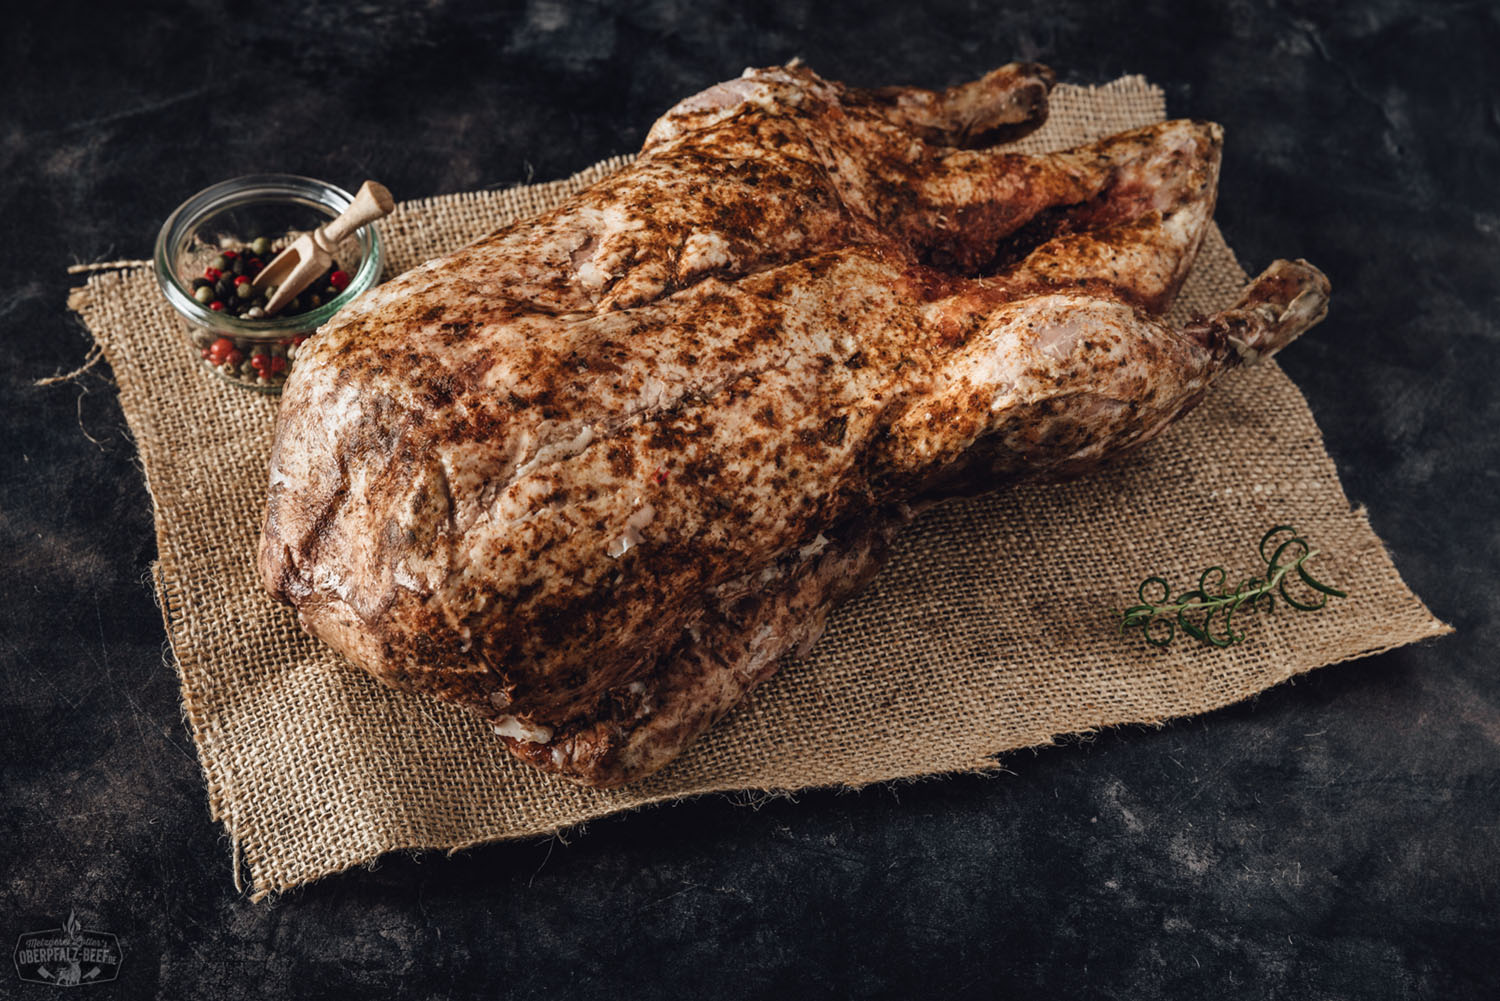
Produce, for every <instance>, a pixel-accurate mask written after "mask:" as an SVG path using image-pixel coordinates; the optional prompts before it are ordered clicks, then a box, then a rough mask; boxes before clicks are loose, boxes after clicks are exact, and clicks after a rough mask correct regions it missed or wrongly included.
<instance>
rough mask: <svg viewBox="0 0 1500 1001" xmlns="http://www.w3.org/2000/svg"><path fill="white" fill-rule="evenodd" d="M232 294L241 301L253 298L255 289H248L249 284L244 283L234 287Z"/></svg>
mask: <svg viewBox="0 0 1500 1001" xmlns="http://www.w3.org/2000/svg"><path fill="white" fill-rule="evenodd" d="M234 294H235V295H236V296H238V297H239V298H241V299H251V298H254V297H255V289H253V288H251V287H250V283H249V282H245V283H244V284H242V285H236V286H235V287H234Z"/></svg>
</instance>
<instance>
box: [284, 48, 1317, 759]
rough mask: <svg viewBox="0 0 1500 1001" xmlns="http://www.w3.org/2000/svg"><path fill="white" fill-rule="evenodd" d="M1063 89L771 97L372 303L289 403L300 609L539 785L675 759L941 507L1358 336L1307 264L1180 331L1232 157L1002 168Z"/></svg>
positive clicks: (773, 82)
mask: <svg viewBox="0 0 1500 1001" xmlns="http://www.w3.org/2000/svg"><path fill="white" fill-rule="evenodd" d="M1051 83H1052V75H1051V73H1050V72H1049V71H1048V70H1047V69H1045V68H1044V67H1040V66H1034V65H1012V66H1007V67H1004V68H1002V69H999V70H996V71H995V72H993V73H991V74H989V75H988V76H986V77H984V78H983V79H981V80H979V81H976V82H974V83H970V84H966V85H964V86H960V87H956V88H953V89H951V90H948V91H943V92H930V91H923V90H916V89H900V88H894V89H886V90H875V91H866V90H858V89H855V88H851V87H845V86H842V85H840V84H837V83H833V82H830V81H826V80H823V79H821V78H819V77H818V76H817V75H815V74H814V73H812V72H810V71H809V70H807V69H805V68H802V67H799V66H788V67H776V68H771V69H765V70H754V71H747V72H746V74H745V75H744V76H743V77H742V78H740V79H737V80H732V81H729V82H727V83H723V84H720V85H718V86H716V87H712V88H710V89H709V90H706V91H704V92H703V93H701V94H698V95H696V96H695V97H691V98H689V99H687V100H686V101H683V102H682V103H681V104H679V105H677V106H676V107H675V108H673V109H672V110H671V111H669V112H668V113H667V114H666V115H665V116H664V117H662V118H661V119H660V120H659V121H658V122H657V123H656V124H655V125H654V126H653V127H652V129H651V131H650V133H649V135H648V136H647V137H646V141H645V145H644V146H643V148H642V150H641V153H640V156H639V158H638V159H637V160H636V161H635V162H634V163H633V164H632V165H631V166H630V167H628V168H626V169H624V170H622V171H621V172H619V173H617V174H615V175H613V176H611V177H609V178H606V179H605V180H603V181H600V182H599V183H597V184H595V185H594V186H593V187H591V188H589V189H588V190H586V191H584V192H583V193H581V194H579V195H578V196H576V197H575V198H573V199H572V200H571V201H569V202H567V203H566V204H564V205H563V206H562V207H560V208H558V209H555V210H553V211H551V212H548V213H546V214H545V215H542V216H540V217H538V218H535V219H530V220H527V221H524V222H520V223H517V224H515V225H512V226H508V227H506V228H504V229H502V230H500V231H498V232H496V233H494V234H492V235H491V236H489V237H487V238H485V239H483V240H481V241H480V242H478V243H476V244H474V245H472V246H469V247H467V248H465V249H463V250H460V251H458V252H457V253H454V254H451V255H449V256H447V257H444V258H441V259H439V260H436V261H432V262H429V263H428V264H425V265H423V266H422V267H419V268H417V269H415V270H413V271H411V272H408V273H407V274H405V275H403V276H401V277H399V278H397V279H395V280H393V281H391V282H389V283H387V284H386V285H385V286H383V287H381V288H380V289H378V290H376V291H375V292H373V293H372V294H370V295H368V296H367V297H366V298H365V299H364V300H363V301H361V302H359V303H357V304H356V305H354V306H352V307H350V308H348V309H346V310H345V311H344V312H342V313H341V314H339V315H338V316H337V317H336V318H335V320H334V321H332V322H331V323H330V324H329V325H328V326H327V327H326V328H325V329H324V330H323V331H322V332H321V333H320V334H319V335H318V336H317V337H316V338H315V339H313V340H312V341H310V342H308V344H307V345H306V346H305V348H304V350H303V352H302V353H301V354H300V355H299V357H298V360H297V365H296V369H295V371H294V372H293V374H292V376H291V378H290V379H289V380H288V382H287V386H286V390H285V394H284V396H283V399H282V404H281V412H280V417H279V419H278V424H277V431H276V441H275V447H274V452H273V456H272V461H271V470H270V490H269V503H268V509H267V514H266V521H265V528H264V534H263V538H262V542H261V550H260V569H261V573H262V576H263V578H264V581H265V585H266V587H267V588H268V589H269V590H270V592H271V593H272V594H273V595H275V596H276V597H278V598H280V599H282V600H284V601H287V602H289V603H291V604H292V605H294V606H295V607H296V609H297V614H298V616H299V618H300V621H301V623H302V625H303V626H304V627H305V628H306V629H307V630H308V631H309V632H311V633H312V634H313V635H315V636H317V637H319V638H321V639H322V640H324V641H326V642H328V643H329V644H331V645H332V646H334V647H335V648H337V649H338V650H340V651H341V652H342V653H343V654H344V655H345V656H346V657H347V658H348V659H349V660H351V661H353V662H354V663H355V664H358V665H359V666H361V667H363V668H365V669H366V670H368V671H370V672H371V673H372V674H374V675H375V676H377V677H378V678H380V679H382V680H384V681H385V682H387V683H389V684H391V685H394V686H396V687H398V688H402V689H406V690H412V691H417V692H425V693H429V694H431V695H436V696H438V697H439V698H442V699H447V700H450V701H453V702H457V703H461V704H462V705H464V706H467V707H469V708H470V709H472V710H474V711H476V712H477V713H479V714H480V715H482V716H484V717H485V718H487V719H488V720H489V721H490V722H491V724H492V725H493V727H494V730H495V732H496V733H497V734H499V735H500V736H501V738H502V739H503V740H505V741H506V743H507V744H508V745H509V747H510V749H511V750H512V751H514V752H515V753H516V754H517V755H519V756H520V757H521V758H523V759H524V760H525V761H528V762H530V763H532V764H533V765H536V766H537V767H539V768H542V769H545V770H547V771H550V772H554V773H557V774H560V775H564V776H567V777H570V778H572V779H575V780H578V781H581V782H584V783H587V784H591V785H599V786H608V785H616V784H619V783H622V782H626V781H630V780H633V779H635V778H638V777H640V776H643V775H645V774H647V773H649V772H651V771H653V770H654V769H656V768H659V767H660V766H662V765H663V764H665V763H666V762H668V761H670V760H671V759H672V758H673V757H674V756H675V755H676V754H678V753H679V752H680V751H681V750H682V749H683V748H684V747H685V746H686V745H687V744H688V743H690V742H691V741H692V740H693V739H694V738H695V737H696V736H697V735H698V734H700V733H701V732H702V731H703V730H704V729H705V728H707V727H708V726H710V725H711V724H712V723H713V722H714V721H715V720H717V719H718V718H720V717H721V716H722V715H723V714H724V713H726V712H728V711H729V710H730V709H731V708H732V707H733V706H734V705H735V704H736V703H737V702H739V701H740V700H741V699H742V698H743V697H744V695H745V694H746V693H747V692H748V691H750V690H751V689H752V688H753V687H754V686H755V685H757V684H759V683H760V682H761V681H763V680H765V679H766V678H767V677H769V676H770V675H771V674H773V673H774V672H775V670H776V668H777V666H778V664H779V663H780V661H781V659H782V658H783V656H784V655H785V654H787V653H788V652H790V651H793V650H796V649H799V648H802V649H805V648H806V647H808V646H809V645H810V644H811V643H812V642H813V641H815V640H816V638H817V636H818V635H819V633H820V631H821V630H822V627H823V623H824V620H825V618H826V616H827V614H828V612H829V610H830V608H832V607H833V606H834V605H835V604H836V603H837V602H838V601H840V600H841V599H843V598H845V597H847V596H848V595H849V594H851V593H853V592H854V591H855V590H857V589H858V588H859V587H860V586H861V585H862V584H863V583H865V582H866V581H868V580H869V578H870V577H871V576H873V574H874V573H875V571H876V570H877V569H878V567H879V566H880V564H881V561H882V558H883V556H884V554H885V552H886V549H887V545H888V542H889V540H890V538H891V536H892V534H893V533H894V532H895V531H896V530H897V529H898V528H899V527H900V526H901V525H902V524H903V523H905V522H906V521H907V520H908V519H909V518H910V517H911V516H912V514H913V513H914V512H915V511H918V510H920V509H921V508H923V507H924V506H926V505H929V504H932V503H934V502H936V501H939V500H941V499H942V498H944V497H948V496H952V495H954V494H958V493H965V492H972V491H976V490H985V489H990V488H994V487H999V486H1003V485H1005V484H1007V483H1010V482H1013V481H1015V480H1017V479H1018V478H1021V477H1026V476H1034V475H1048V476H1061V475H1072V474H1076V473H1080V472H1083V471H1085V470H1088V469H1090V468H1092V467H1095V466H1097V465H1098V464H1099V463H1100V462H1101V461H1102V460H1104V459H1105V458H1107V457H1109V456H1111V455H1114V454H1116V453H1119V452H1120V451H1122V450H1124V449H1128V448H1131V447H1133V446H1135V445H1138V444H1140V443H1141V442H1144V441H1146V440H1148V439H1150V438H1152V437H1153V436H1155V435H1156V434H1158V433H1159V432H1160V431H1161V430H1162V429H1163V428H1165V427H1166V426H1167V425H1168V424H1170V423H1171V422H1172V421H1173V420H1174V419H1176V418H1177V417H1179V416H1181V415H1182V414H1183V413H1184V412H1185V411H1186V410H1188V409H1189V408H1191V407H1192V406H1193V405H1194V404H1195V403H1196V402H1197V401H1198V400H1199V399H1201V398H1202V397H1203V395H1204V393H1205V392H1207V391H1208V389H1209V387H1210V385H1211V384H1212V382H1213V381H1214V379H1215V378H1216V377H1217V376H1218V375H1219V374H1220V373H1222V372H1225V371H1227V370H1228V369H1230V368H1232V367H1234V366H1235V365H1237V364H1240V363H1241V362H1244V361H1253V360H1254V359H1256V358H1259V357H1263V356H1265V355H1268V354H1270V353H1272V352H1274V351H1276V350H1278V349H1279V348H1281V347H1282V346H1284V345H1285V344H1286V343H1288V342H1289V341H1290V340H1292V339H1293V338H1294V337H1296V336H1297V335H1298V334H1300V333H1301V332H1302V331H1303V330H1306V329H1307V328H1308V327H1309V326H1311V325H1312V324H1314V323H1316V322H1317V321H1318V320H1319V319H1320V318H1321V317H1322V316H1323V314H1324V312H1325V309H1326V305H1327V293H1328V285H1327V282H1326V280H1325V279H1324V277H1323V276H1322V274H1321V273H1319V272H1318V271H1317V270H1316V269H1315V268H1313V267H1312V266H1310V265H1308V264H1306V263H1303V262H1295V263H1293V262H1288V261H1278V262H1276V263H1275V264H1273V265H1272V266H1271V267H1270V268H1269V269H1268V270H1267V271H1266V272H1265V273H1264V274H1262V275H1261V276H1260V277H1258V278H1257V279H1255V281H1254V282H1253V283H1252V284H1251V285H1250V286H1249V287H1248V288H1247V289H1246V290H1245V292H1244V296H1243V298H1242V299H1241V300H1240V302H1239V303H1238V304H1237V305H1235V306H1234V307H1233V308H1231V309H1228V310H1226V311H1224V312H1222V313H1219V314H1217V315H1214V316H1210V317H1205V318H1201V319H1199V320H1197V321H1195V322H1192V323H1190V324H1188V325H1187V326H1186V327H1183V328H1180V329H1174V328H1173V327H1171V326H1169V325H1167V324H1166V323H1165V322H1164V321H1163V319H1162V317H1163V315H1164V313H1165V311H1166V310H1167V308H1168V306H1169V305H1170V304H1171V302H1172V300H1173V297H1174V296H1175V295H1176V293H1177V290H1178V288H1179V287H1180V285H1181V283H1182V281H1183V279H1184V277H1185V276H1186V275H1187V273H1188V270H1189V268H1190V267H1191V265H1192V263H1193V260H1194V257H1195V255H1196V253H1197V250H1198V246H1199V243H1200V241H1201V240H1202V237H1203V234H1204V232H1205V229H1206V227H1207V226H1208V224H1209V219H1210V217H1211V215H1212V211H1213V204H1214V197H1215V191H1216V184H1217V177H1218V169H1219V154H1220V144H1221V139H1220V130H1219V128H1218V126H1216V125H1213V124H1210V123H1207V122H1198V121H1170V122H1165V123H1162V124H1159V125H1154V126H1150V127H1147V128H1142V129H1137V130H1134V131H1131V132H1126V133H1122V134H1120V135H1115V136H1111V137H1109V138H1107V139H1104V140H1102V141H1099V142H1096V143H1092V144H1090V145H1087V146H1082V147H1079V148H1076V149H1073V150H1069V151H1066V152H1061V153H1053V154H1048V155H1022V154H1017V153H1006V152H999V151H997V150H995V149H992V148H989V147H990V146H991V145H992V144H994V143H996V142H998V141H1001V140H1004V139H1007V138H1011V137H1014V136H1016V135H1019V134H1022V133H1023V132H1025V131H1026V130H1028V129H1030V128H1034V127H1035V126H1037V125H1038V124H1040V122H1041V121H1042V119H1043V117H1044V115H1045V109H1046V98H1047V93H1048V90H1049V88H1050V86H1051ZM875 666H876V665H872V667H875Z"/></svg>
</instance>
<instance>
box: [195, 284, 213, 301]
mask: <svg viewBox="0 0 1500 1001" xmlns="http://www.w3.org/2000/svg"><path fill="white" fill-rule="evenodd" d="M193 298H194V299H197V300H198V301H199V302H201V303H203V305H205V306H207V305H208V304H209V303H211V302H213V301H214V287H213V286H212V285H199V286H198V287H197V288H196V289H194V290H193Z"/></svg>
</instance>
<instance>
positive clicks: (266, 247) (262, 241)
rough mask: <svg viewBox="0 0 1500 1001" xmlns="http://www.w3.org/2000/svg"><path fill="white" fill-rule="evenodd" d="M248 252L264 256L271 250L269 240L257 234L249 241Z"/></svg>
mask: <svg viewBox="0 0 1500 1001" xmlns="http://www.w3.org/2000/svg"><path fill="white" fill-rule="evenodd" d="M250 252H251V253H252V254H254V255H255V256H256V257H264V256H266V255H267V254H269V253H270V252H271V241H270V240H268V239H266V238H265V237H263V236H257V237H256V238H255V239H254V240H251V241H250Z"/></svg>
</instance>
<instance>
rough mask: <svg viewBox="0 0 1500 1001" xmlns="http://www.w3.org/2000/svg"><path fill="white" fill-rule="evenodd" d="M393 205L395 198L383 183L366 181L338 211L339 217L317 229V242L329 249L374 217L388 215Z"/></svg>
mask: <svg viewBox="0 0 1500 1001" xmlns="http://www.w3.org/2000/svg"><path fill="white" fill-rule="evenodd" d="M395 207H396V200H395V199H394V198H392V197H391V193H390V192H389V191H387V190H386V189H385V185H384V184H380V183H377V182H375V181H366V182H365V183H363V184H361V185H360V186H359V192H358V193H357V194H355V196H354V201H352V202H350V203H349V207H348V208H346V209H345V210H344V211H343V212H340V213H339V217H338V218H337V219H335V220H333V222H330V223H328V224H327V225H325V226H323V227H321V228H320V229H319V230H318V232H319V233H320V234H321V235H322V237H323V238H322V239H321V240H320V241H318V242H319V243H321V244H323V247H324V249H326V250H330V251H331V250H332V248H333V247H335V246H337V245H338V244H340V243H342V242H343V241H344V239H345V238H346V237H348V236H349V234H350V233H353V232H354V231H355V230H356V229H359V227H361V226H363V225H364V224H365V223H367V222H374V221H375V220H376V219H380V218H382V217H384V216H388V215H390V214H391V210H392V209H394V208H395Z"/></svg>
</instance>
